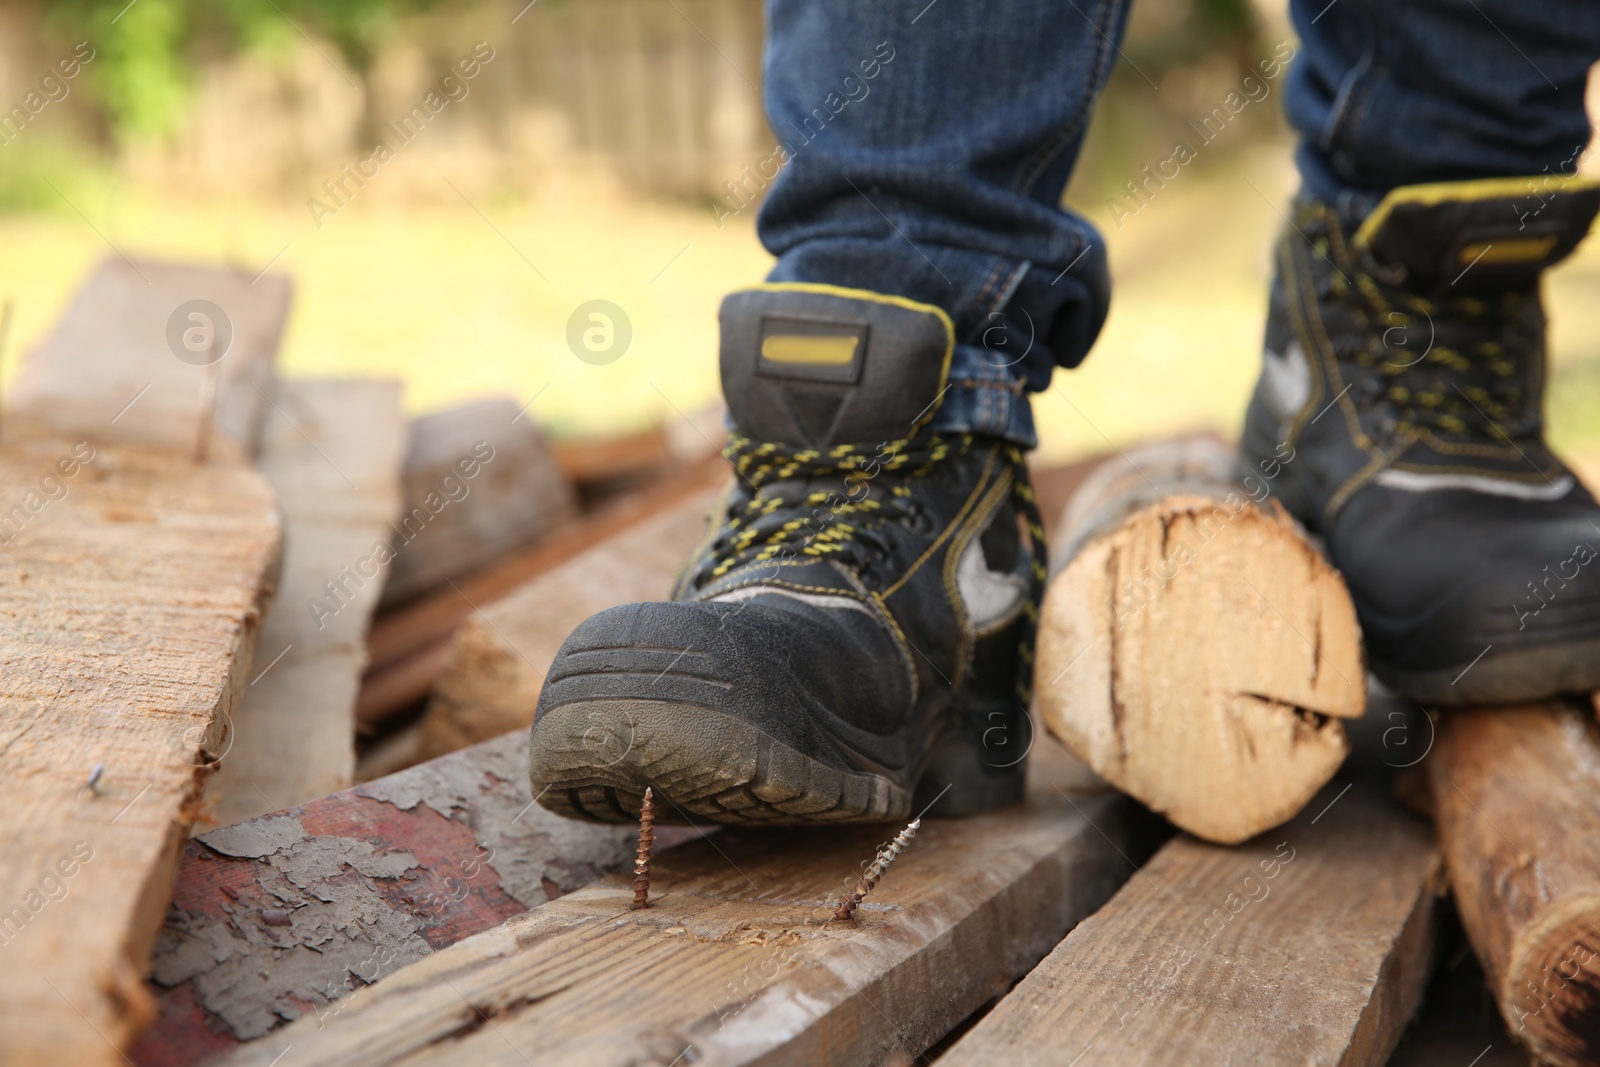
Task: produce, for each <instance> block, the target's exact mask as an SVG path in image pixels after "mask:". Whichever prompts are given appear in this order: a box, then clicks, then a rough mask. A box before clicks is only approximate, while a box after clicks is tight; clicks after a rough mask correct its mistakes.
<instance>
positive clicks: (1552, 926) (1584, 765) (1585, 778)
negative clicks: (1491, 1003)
mask: <svg viewBox="0 0 1600 1067" xmlns="http://www.w3.org/2000/svg"><path fill="white" fill-rule="evenodd" d="M1424 766H1425V767H1426V769H1427V772H1428V780H1429V784H1430V786H1431V787H1432V794H1433V804H1434V812H1435V818H1436V820H1437V826H1438V829H1439V837H1440V840H1441V841H1442V843H1443V845H1444V852H1445V859H1446V862H1447V863H1448V866H1449V871H1450V883H1451V886H1452V888H1453V889H1454V892H1455V898H1456V908H1457V910H1458V911H1459V912H1460V914H1461V922H1462V925H1463V926H1464V927H1465V928H1466V930H1467V934H1468V936H1469V937H1470V938H1471V940H1472V944H1473V947H1474V948H1475V949H1476V950H1477V954H1478V958H1479V960H1481V961H1482V963H1483V968H1484V972H1485V974H1486V976H1487V977H1488V980H1489V987H1490V989H1491V990H1493V992H1494V996H1495V1000H1496V1002H1497V1003H1498V1004H1499V1006H1500V1011H1501V1013H1502V1014H1503V1015H1504V1016H1505V1019H1506V1026H1507V1028H1508V1029H1509V1030H1510V1031H1511V1033H1512V1035H1513V1036H1515V1037H1516V1038H1517V1039H1518V1040H1519V1041H1521V1042H1523V1043H1524V1044H1526V1045H1527V1046H1528V1048H1529V1049H1530V1051H1532V1052H1533V1054H1534V1055H1535V1056H1536V1057H1537V1058H1539V1059H1540V1060H1541V1061H1542V1062H1546V1063H1551V1064H1561V1065H1563V1067H1576V1065H1579V1064H1593V1063H1595V1062H1597V1061H1600V728H1597V726H1596V724H1595V721H1594V718H1593V715H1592V712H1591V710H1590V709H1589V708H1588V707H1587V706H1584V705H1580V704H1578V703H1573V704H1571V705H1568V704H1561V703H1551V704H1545V705H1539V706H1531V707H1519V708H1484V709H1476V708H1475V709H1470V710H1463V711H1452V712H1449V713H1446V714H1443V715H1441V716H1439V724H1438V739H1437V741H1436V743H1435V745H1434V751H1433V753H1432V754H1431V757H1430V758H1429V759H1428V760H1427V761H1426V763H1425V764H1424Z"/></svg>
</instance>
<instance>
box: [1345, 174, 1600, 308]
mask: <svg viewBox="0 0 1600 1067" xmlns="http://www.w3.org/2000/svg"><path fill="white" fill-rule="evenodd" d="M1597 209H1600V182H1597V181H1594V180H1592V179H1584V178H1562V177H1556V176H1552V175H1548V174H1544V175H1537V176H1535V177H1531V178H1492V179H1485V180H1482V181H1470V182H1443V183H1439V184H1434V185H1406V186H1401V187H1400V188H1398V189H1393V190H1391V191H1390V192H1389V194H1388V195H1387V196H1385V197H1384V198H1383V202H1382V203H1380V204H1379V205H1378V206H1377V208H1376V209H1374V210H1373V212H1372V214H1371V215H1368V216H1367V218H1366V221H1364V222H1363V223H1362V224H1361V226H1360V228H1359V229H1358V230H1357V231H1356V235H1355V244H1356V245H1357V246H1358V247H1363V246H1364V247H1367V248H1370V249H1371V251H1372V255H1373V258H1375V259H1376V260H1377V261H1378V262H1379V263H1380V264H1383V265H1384V266H1393V265H1403V266H1404V267H1405V268H1406V274H1407V278H1406V282H1405V285H1406V287H1407V288H1408V289H1411V290H1412V291H1414V292H1418V293H1422V294H1426V295H1443V294H1444V293H1447V292H1448V293H1451V294H1458V295H1461V296H1476V295H1485V294H1490V293H1503V292H1513V291H1518V290H1522V289H1526V288H1528V287H1529V286H1531V285H1532V284H1533V283H1534V281H1535V280H1536V279H1537V278H1538V276H1539V274H1540V272H1541V271H1543V270H1544V269H1545V268H1546V267H1549V266H1550V265H1551V264H1553V263H1557V262H1559V261H1560V260H1562V259H1564V258H1566V256H1567V255H1569V254H1570V253H1571V252H1572V250H1573V249H1574V248H1576V247H1577V246H1578V242H1579V241H1581V240H1583V236H1584V234H1586V233H1588V232H1589V224H1590V223H1591V222H1593V221H1594V217H1595V212H1596V210H1597Z"/></svg>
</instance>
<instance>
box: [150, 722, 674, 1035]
mask: <svg viewBox="0 0 1600 1067" xmlns="http://www.w3.org/2000/svg"><path fill="white" fill-rule="evenodd" d="M527 766H528V733H527V731H526V730H519V731H517V732H516V733H513V734H507V735H506V736H504V737H499V738H496V739H494V740H492V741H486V742H484V743H483V744H481V745H475V746H473V747H471V748H467V749H463V750H462V751H460V752H453V753H451V754H450V755H448V756H444V757H442V758H440V759H437V760H434V761H432V762H430V763H426V764H423V765H421V766H417V767H412V768H410V769H408V770H405V771H401V772H400V773H398V774H395V775H393V776H391V777H389V778H386V779H382V780H380V781H374V782H369V783H367V784H365V785H361V786H357V787H356V788H354V789H349V790H346V791H344V792H341V793H336V794H334V795H332V796H328V797H323V798H319V799H317V800H314V801H312V802H310V803H308V804H304V805H301V806H299V807H295V808H291V809H289V810H287V811H282V812H277V813H275V814H271V815H266V816H262V817H260V818H257V819H252V820H250V821H248V822H246V823H242V824H240V825H238V826H234V827H228V828H225V829H221V830H215V831H212V832H211V833H208V834H204V835H202V836H200V837H198V838H196V839H194V840H192V841H190V842H189V845H188V849H187V851H186V852H185V853H184V856H183V861H182V863H181V865H180V866H179V870H178V879H177V889H176V892H175V893H174V895H173V900H172V906H171V908H170V909H169V910H168V912H167V919H166V925H165V927H164V928H163V929H162V931H161V935H160V937H159V938H158V940H157V942H156V951H155V962H154V965H153V968H152V979H151V981H150V990H151V992H152V993H153V994H154V995H155V997H156V999H157V1002H158V1004H159V1009H160V1014H159V1017H158V1018H157V1020H156V1022H155V1024H154V1025H153V1026H152V1027H151V1029H150V1031H149V1032H148V1033H146V1034H145V1036H144V1038H143V1039H142V1040H141V1041H140V1042H139V1044H138V1045H137V1046H135V1048H134V1049H133V1051H132V1053H131V1055H132V1057H133V1059H134V1061H135V1062H137V1063H139V1064H141V1065H146V1067H176V1065H180V1064H193V1063H196V1062H199V1061H201V1060H203V1059H207V1058H210V1057H212V1056H215V1055H217V1054H219V1053H222V1052H226V1051H229V1050H231V1049H233V1048H235V1047H237V1045H238V1044H239V1043H240V1042H241V1041H243V1040H248V1039H251V1038H255V1037H259V1036H261V1035H262V1034H265V1033H267V1032H268V1031H270V1030H273V1029H275V1028H277V1027H279V1026H281V1025H283V1024H284V1023H285V1021H287V1020H293V1019H297V1018H299V1017H300V1016H302V1015H311V1016H327V1015H329V1014H331V1013H336V1012H339V1011H342V1010H343V1005H342V1000H343V998H345V997H347V996H349V994H350V993H351V992H352V991H353V990H354V989H357V988H360V987H361V986H363V985H364V984H366V983H368V982H372V981H376V980H377V979H378V978H380V977H383V976H386V975H389V974H391V973H392V972H394V971H395V970H397V969H398V968H400V967H402V966H404V965H405V964H408V963H411V962H413V961H415V960H417V959H420V958H421V957H422V956H424V955H427V954H429V953H431V952H433V951H435V950H437V949H440V948H444V947H445V946H448V945H452V944H455V943H456V942H458V941H460V940H462V939H464V938H466V937H468V936H470V935H472V934H476V933H480V932H482V931H484V930H487V929H490V928H491V927H493V926H495V925H497V924H498V923H500V922H502V921H504V920H505V919H507V918H510V917H511V916H513V915H517V914H520V913H522V912H523V911H525V910H527V909H528V908H530V907H536V906H538V905H540V904H543V903H545V902H546V901H547V900H549V899H551V898H553V897H556V896H559V895H561V894H563V893H567V892H571V891H572V890H574V889H577V888H579V887H581V886H584V885H587V884H589V883H590V882H592V881H593V880H594V879H595V878H597V877H599V875H600V874H601V873H603V872H607V871H613V870H621V869H623V868H624V867H626V866H627V865H628V864H629V863H631V860H632V855H633V841H634V837H633V832H632V831H631V830H630V829H629V828H627V827H618V826H602V825H600V824H589V823H579V822H574V821H572V820H570V819H563V818H561V817H560V816H557V815H553V814H551V813H550V812H547V811H545V810H544V809H543V808H541V807H539V806H538V805H536V804H534V803H533V797H532V795H531V794H530V793H529V790H528V775H527ZM698 836H699V834H698V833H697V832H695V831H693V830H683V829H678V828H666V829H663V830H662V831H660V832H658V835H657V847H658V848H660V849H665V848H670V847H672V846H673V845H675V844H677V843H680V842H682V841H685V840H689V839H692V838H694V837H698ZM272 913H282V916H283V919H280V918H279V917H278V916H277V915H272ZM268 915H271V922H272V923H278V922H281V921H284V920H286V924H285V925H272V924H271V923H269V922H268V921H267V920H266V919H265V918H264V916H268Z"/></svg>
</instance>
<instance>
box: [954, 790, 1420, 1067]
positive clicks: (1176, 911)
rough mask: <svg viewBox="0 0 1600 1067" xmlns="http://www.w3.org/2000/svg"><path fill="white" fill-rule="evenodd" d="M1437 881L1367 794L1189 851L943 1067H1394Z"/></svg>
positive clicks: (1387, 811) (1163, 860)
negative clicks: (1248, 836) (1390, 1063)
mask: <svg viewBox="0 0 1600 1067" xmlns="http://www.w3.org/2000/svg"><path fill="white" fill-rule="evenodd" d="M1313 812H1314V813H1316V814H1311V813H1313ZM1442 876H1443V868H1442V860H1441V856H1440V852H1439V848H1438V846H1437V845H1436V844H1435V843H1434V841H1433V840H1432V838H1431V835H1430V834H1429V833H1428V832H1427V828H1426V827H1425V826H1424V825H1423V824H1422V823H1421V822H1420V821H1419V820H1416V819H1415V818H1413V817H1412V816H1410V815H1408V814H1406V813H1404V812H1402V811H1400V810H1399V809H1398V808H1397V807H1396V806H1395V805H1394V804H1393V802H1391V801H1387V800H1382V799H1377V798H1375V797H1374V796H1372V795H1369V794H1367V793H1365V792H1363V791H1362V790H1361V789H1360V788H1357V789H1355V790H1352V791H1351V792H1350V793H1349V794H1348V795H1341V794H1340V793H1339V792H1337V791H1336V790H1335V788H1334V787H1330V788H1329V789H1328V790H1326V791H1324V793H1323V794H1322V795H1321V796H1319V797H1318V799H1317V802H1316V803H1315V804H1314V805H1313V806H1312V807H1311V808H1309V809H1308V814H1306V815H1302V816H1300V817H1299V818H1297V819H1296V820H1294V821H1293V822H1291V823H1290V824H1288V825H1287V826H1284V827H1282V828H1281V829H1279V830H1275V831H1274V832H1272V833H1270V834H1266V835H1264V836H1262V837H1260V838H1257V839H1256V840H1253V841H1251V842H1249V843H1247V844H1244V845H1240V846H1236V847H1233V848H1225V847H1221V846H1218V845H1212V844H1206V843H1204V842H1201V841H1198V840H1196V839H1194V838H1191V837H1188V836H1184V837H1181V838H1178V839H1176V840H1174V841H1172V842H1170V843H1168V844H1167V845H1166V846H1165V847H1164V848H1162V850H1161V851H1160V852H1158V853H1157V854H1156V856H1155V858H1154V859H1152V860H1151V861H1150V862H1149V863H1148V864H1147V865H1146V866H1145V867H1144V868H1143V869H1142V870H1141V872H1140V873H1139V875H1138V876H1136V877H1134V878H1132V879H1130V880H1129V881H1128V884H1127V885H1126V886H1124V887H1123V889H1122V891H1121V892H1119V893H1118V894H1117V895H1116V896H1115V897H1114V898H1113V899H1112V900H1111V903H1109V904H1107V905H1106V906H1105V907H1104V908H1103V909H1101V910H1100V911H1099V912H1097V913H1096V914H1095V915H1094V917H1093V918H1091V919H1089V920H1088V921H1086V922H1084V923H1083V924H1081V925H1080V926H1079V927H1078V928H1077V929H1076V930H1074V931H1073V932H1072V933H1071V934H1070V935H1068V937H1067V938H1066V940H1064V941H1063V942H1062V943H1061V944H1060V945H1059V946H1058V947H1057V948H1056V949H1055V951H1053V952H1052V953H1050V955H1049V956H1048V957H1047V958H1046V959H1045V961H1044V962H1043V963H1041V964H1040V965H1039V966H1038V967H1037V968H1035V969H1034V971H1033V972H1032V973H1031V974H1029V975H1028V977H1027V978H1025V979H1024V980H1023V981H1022V982H1021V984H1019V985H1018V986H1017V988H1016V989H1015V990H1014V991H1013V992H1012V993H1011V994H1010V995H1009V996H1007V997H1006V998H1005V999H1003V1000H1002V1001H1001V1002H1000V1003H999V1005H998V1006H996V1007H995V1009H994V1010H993V1011H991V1012H990V1013H989V1014H988V1015H987V1016H985V1017H984V1018H983V1019H982V1020H981V1021H980V1022H979V1023H978V1024H977V1025H976V1026H975V1027H974V1028H973V1029H972V1030H971V1031H969V1032H968V1033H967V1034H966V1035H965V1036H964V1037H963V1038H962V1039H961V1040H959V1041H958V1042H957V1043H956V1044H955V1046H954V1047H953V1048H951V1050H950V1051H949V1052H948V1053H946V1054H945V1056H943V1057H941V1059H940V1060H939V1063H940V1067H968V1065H980V1064H981V1065H983V1067H989V1065H991V1064H996V1063H1003V1064H1006V1065H1007V1067H1030V1065H1035V1064H1038V1065H1045V1064H1048V1065H1051V1067H1058V1065H1060V1064H1064V1063H1069V1062H1070V1063H1073V1064H1075V1065H1076V1067H1096V1065H1100V1064H1116V1065H1118V1067H1126V1065H1155V1064H1172V1065H1175V1067H1178V1065H1181V1067H1189V1065H1191V1064H1200V1063H1251V1064H1282V1065H1284V1067H1291V1065H1292V1067H1304V1065H1306V1064H1318V1063H1321V1064H1328V1065H1334V1064H1337V1065H1340V1067H1353V1065H1358V1064H1374V1065H1376V1064H1382V1063H1383V1062H1384V1061H1385V1060H1386V1059H1387V1057H1388V1055H1389V1053H1390V1052H1391V1051H1392V1050H1393V1048H1394V1046H1395V1043H1396V1042H1397V1041H1398V1040H1399V1037H1400V1034H1401V1031H1402V1030H1403V1028H1404V1026H1405V1023H1406V1020H1407V1019H1408V1018H1409V1017H1410V1015H1411V1013H1412V1011H1413V1010H1414V1009H1415V1008H1416V1006H1417V1003H1418V1000H1419V998H1420V997H1421V994H1422V990H1423V988H1424V986H1425V984H1426V982H1427V978H1428V973H1429V969H1430V961H1431V955H1432V945H1433V939H1434V930H1435V925H1434V910H1435V901H1436V898H1437V896H1438V895H1439V893H1440V892H1441V885H1442Z"/></svg>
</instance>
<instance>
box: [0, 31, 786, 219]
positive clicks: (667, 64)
mask: <svg viewBox="0 0 1600 1067" xmlns="http://www.w3.org/2000/svg"><path fill="white" fill-rule="evenodd" d="M30 11H31V15H32V20H33V22H35V23H36V21H37V11H38V9H37V8H30V5H26V4H23V5H16V4H6V5H0V23H3V27H0V28H3V29H4V31H5V33H4V37H5V38H6V39H5V40H4V41H3V42H0V101H9V100H11V98H12V97H13V96H17V97H20V95H21V94H22V93H25V92H26V91H27V89H28V87H29V86H30V85H31V84H32V83H33V82H35V81H36V80H37V78H38V76H39V74H40V73H41V72H44V71H47V70H48V67H49V64H50V63H51V62H52V61H53V59H54V58H55V56H54V51H59V50H60V46H59V43H46V42H44V41H43V40H41V39H40V37H39V35H38V34H37V33H35V32H33V31H34V30H35V26H34V25H30ZM479 41H486V42H488V44H489V45H490V46H491V47H492V48H493V49H494V59H493V60H492V61H490V62H489V63H487V64H485V65H484V66H483V68H482V73H481V74H480V75H479V76H478V77H477V78H475V79H473V80H472V82H471V83H470V84H469V86H468V89H469V92H468V95H467V96H466V97H465V98H464V99H461V100H460V101H457V102H453V103H451V104H450V105H448V106H447V107H446V108H445V109H444V111H443V112H441V113H440V114H439V115H438V117H437V120H436V121H434V122H432V123H430V124H429V126H428V128H427V130H426V132H425V134H424V135H422V136H419V137H417V138H416V139H415V140H414V141H413V142H411V143H410V144H408V145H406V146H405V148H404V149H403V150H401V151H400V152H399V153H398V155H399V156H401V157H403V159H404V160H406V161H409V160H413V159H419V158H420V157H429V156H431V157H434V158H433V159H432V160H431V161H430V162H428V163H426V164H416V163H410V162H402V163H400V164H399V165H397V166H394V167H388V168H386V176H385V178H384V179H383V181H382V182H381V183H380V184H381V185H382V187H383V189H382V192H381V193H378V194H377V195H383V196H388V195H394V194H397V193H398V194H402V195H404V194H406V193H409V192H419V193H420V192H424V191H426V190H433V191H434V192H437V190H436V189H434V188H433V187H435V186H440V182H439V179H438V175H439V173H440V172H441V171H442V172H443V173H445V174H446V175H447V176H449V177H450V180H451V181H452V182H453V183H455V184H456V185H458V186H460V187H461V188H463V189H464V190H467V191H469V192H470V191H471V189H472V188H479V189H483V188H487V187H493V186H496V185H499V186H502V187H504V186H506V185H511V186H516V187H522V188H534V187H537V185H538V183H539V182H541V181H543V180H547V179H551V178H554V177H560V176H563V175H567V176H570V175H579V176H581V177H583V178H591V177H595V176H597V175H602V174H603V175H605V176H606V177H607V178H608V179H609V180H615V181H618V182H620V183H622V184H624V185H626V186H628V187H631V188H633V189H635V190H638V191H641V192H645V193H650V194H656V195H667V196H672V197H678V198H688V199H700V198H704V197H707V196H714V195H717V194H718V192H719V191H720V189H721V186H722V183H723V182H724V181H726V180H729V179H731V178H735V177H737V176H738V174H739V168H740V165H741V164H745V163H749V164H752V165H753V164H754V163H755V162H756V161H758V160H760V159H763V158H765V157H766V156H767V155H768V154H770V152H771V148H772V138H771V134H770V133H769V132H768V131H767V127H766V122H765V119H764V118H763V115H762V111H761V99H760V91H759V88H758V86H759V84H760V80H761V46H762V13H761V2H760V0H535V2H534V3H532V4H529V3H528V0H464V2H462V3H460V4H456V5H449V6H447V7H445V8H443V9H441V10H438V11H435V12H431V13H429V14H427V15H425V16H421V17H419V18H416V19H414V20H411V21H409V22H408V23H407V24H406V26H405V29H404V32H403V33H402V34H401V35H400V36H399V38H398V39H396V40H395V41H393V42H391V43H389V44H387V45H385V46H384V47H382V48H381V49H380V50H379V51H378V53H377V55H376V57H375V60H374V62H373V64H372V67H371V69H370V70H369V71H368V72H367V73H366V75H365V77H363V76H362V75H360V74H358V73H356V72H354V71H352V70H350V69H348V68H347V67H346V66H345V65H344V64H343V63H342V62H341V61H340V59H339V53H338V51H337V49H336V48H334V47H333V46H332V45H331V44H329V43H327V42H325V41H320V40H317V41H314V43H312V42H305V43H302V44H299V45H297V46H296V47H295V48H294V50H293V51H292V52H290V53H289V54H287V55H280V56H276V57H270V58H269V57H263V56H238V57H230V58H226V59H213V60H209V61H201V62H200V63H199V64H198V65H197V73H196V79H195V91H194V96H193V99H192V100H191V101H190V104H189V107H188V110H187V113H186V115H185V117H184V119H183V121H182V122H181V123H180V124H179V127H178V128H177V129H176V130H175V131H174V133H173V134H172V136H171V137H170V138H168V139H166V140H165V141H164V142H163V143H160V144H154V145H149V146H142V147H141V148H140V149H138V150H137V151H135V152H133V153H131V158H129V159H127V160H125V163H126V164H127V165H128V166H129V167H130V168H131V169H132V170H133V171H134V172H136V173H138V174H140V175H141V176H143V177H146V178H150V179H154V180H158V181H161V182H162V183H164V184H167V185H170V186H173V187H175V188H228V189H234V190H238V189H247V190H252V191H274V192H282V193H287V194H294V193H296V192H301V193H304V192H306V191H312V192H314V191H315V188H316V186H317V185H318V184H319V183H320V182H321V181H322V180H324V179H327V178H334V179H337V177H338V174H339V168H340V167H341V165H344V164H349V165H352V166H353V165H354V163H355V162H356V161H357V160H358V159H362V158H365V157H366V156H367V155H369V154H370V152H371V150H372V147H373V143H374V141H375V140H376V139H377V138H378V137H379V136H380V131H381V130H382V129H383V124H384V123H385V122H387V121H391V120H393V119H395V118H397V117H399V116H401V115H403V114H406V113H407V112H408V111H409V110H410V109H411V108H412V107H413V106H414V105H416V104H417V103H419V102H420V101H421V100H422V99H423V98H424V97H425V96H426V94H427V93H428V92H429V90H431V89H435V88H437V87H438V86H439V84H440V81H441V79H442V78H443V77H444V76H445V75H446V74H448V73H450V72H451V68H452V66H453V65H454V64H455V62H456V61H457V60H458V59H461V58H463V57H465V56H468V55H469V54H470V53H471V52H472V50H473V46H474V44H475V43H476V42H479ZM58 112H59V113H57V114H51V115H49V116H48V117H49V118H50V119H51V120H52V123H51V124H50V125H52V126H53V129H51V130H50V133H51V134H53V135H74V136H80V137H95V136H101V135H103V133H102V131H100V130H99V129H98V124H97V123H96V122H95V121H94V120H93V116H92V115H90V114H89V113H87V112H86V111H85V110H84V109H83V107H82V102H81V101H80V100H76V99H74V100H72V101H71V102H70V104H69V105H68V106H66V107H63V108H59V109H58ZM40 125H41V126H45V125H46V124H45V123H40ZM30 132H32V131H31V130H30ZM391 175H392V176H391ZM445 191H446V193H448V189H446V190H445Z"/></svg>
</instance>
